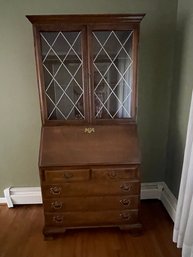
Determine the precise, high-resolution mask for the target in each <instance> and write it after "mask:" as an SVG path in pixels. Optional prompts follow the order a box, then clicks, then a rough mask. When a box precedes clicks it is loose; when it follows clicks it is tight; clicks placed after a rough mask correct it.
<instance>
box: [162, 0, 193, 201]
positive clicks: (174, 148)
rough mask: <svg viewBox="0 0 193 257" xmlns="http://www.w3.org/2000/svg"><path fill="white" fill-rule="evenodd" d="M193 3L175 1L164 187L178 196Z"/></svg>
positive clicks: (191, 85)
mask: <svg viewBox="0 0 193 257" xmlns="http://www.w3.org/2000/svg"><path fill="white" fill-rule="evenodd" d="M192 46H193V2H192V1H191V0H179V1H178V13H177V30H176V40H175V57H174V67H173V80H172V98H171V111H170V124H169V137H168V154H167V166H166V174H165V177H166V180H165V181H166V183H167V185H168V186H169V187H170V189H171V190H172V192H173V193H174V194H175V195H176V197H177V196H178V191H179V185H180V178H181V170H182V163H183V156H184V147H185V142H186V132H187V124H188V116H189V108H190V101H191V95H192V89H193V49H192Z"/></svg>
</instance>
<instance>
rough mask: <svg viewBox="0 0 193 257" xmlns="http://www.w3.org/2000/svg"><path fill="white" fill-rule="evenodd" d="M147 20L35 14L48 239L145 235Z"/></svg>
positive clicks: (131, 16)
mask: <svg viewBox="0 0 193 257" xmlns="http://www.w3.org/2000/svg"><path fill="white" fill-rule="evenodd" d="M143 17H144V14H136V15H134V14H116V15H109V14H108V15H107V14H102V15H40V16H38V15H35V16H33V15H32V16H27V18H28V19H29V20H30V21H31V23H32V24H33V32H34V43H35V44H34V45H35V57H36V67H37V77H38V87H39V96H40V108H41V117H42V133H41V142H40V154H39V169H40V180H41V187H42V198H43V204H44V218H45V224H44V229H43V233H44V235H45V237H49V236H52V235H53V234H56V233H63V232H65V230H66V229H72V228H84V227H101V226H102V227H104V226H107V227H109V226H112V227H114V226H118V227H119V228H120V229H127V230H133V229H139V228H140V227H141V225H140V222H139V210H140V164H141V160H140V149H139V143H138V134H137V119H136V117H137V60H138V41H139V26H140V22H141V20H142V18H143Z"/></svg>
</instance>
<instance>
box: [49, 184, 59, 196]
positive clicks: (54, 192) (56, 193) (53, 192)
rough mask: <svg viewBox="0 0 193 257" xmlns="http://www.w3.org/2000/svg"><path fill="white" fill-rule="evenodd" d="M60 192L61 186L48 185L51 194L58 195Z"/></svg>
mask: <svg viewBox="0 0 193 257" xmlns="http://www.w3.org/2000/svg"><path fill="white" fill-rule="evenodd" d="M60 192H61V187H57V186H55V187H50V193H51V194H52V195H59V194H60Z"/></svg>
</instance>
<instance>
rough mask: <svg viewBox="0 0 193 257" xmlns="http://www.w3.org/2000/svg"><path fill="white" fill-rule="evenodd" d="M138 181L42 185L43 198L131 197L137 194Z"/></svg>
mask: <svg viewBox="0 0 193 257" xmlns="http://www.w3.org/2000/svg"><path fill="white" fill-rule="evenodd" d="M139 189H140V185H139V181H133V182H131V181H123V182H106V181H104V182H100V183H95V182H81V183H78V182H77V183H64V184H61V183H60V184H59V185H58V184H46V185H43V196H44V197H45V198H47V197H55V196H59V197H61V196H89V195H93V196H95V195H117V194H119V195H120V194H123V195H128V194H129V195H132V194H139Z"/></svg>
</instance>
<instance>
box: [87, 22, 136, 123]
mask: <svg viewBox="0 0 193 257" xmlns="http://www.w3.org/2000/svg"><path fill="white" fill-rule="evenodd" d="M89 38H90V68H91V74H92V76H91V83H92V104H93V112H92V118H93V122H94V123H101V122H102V123H108V122H125V121H126V122H128V121H131V120H135V111H136V61H137V42H138V28H137V27H136V26H133V25H130V26H129V25H126V26H116V25H111V26H99V25H98V26H97V25H96V26H92V27H91V28H90V37H89Z"/></svg>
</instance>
